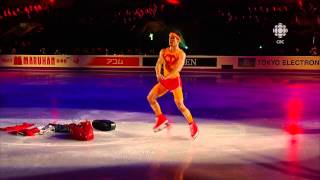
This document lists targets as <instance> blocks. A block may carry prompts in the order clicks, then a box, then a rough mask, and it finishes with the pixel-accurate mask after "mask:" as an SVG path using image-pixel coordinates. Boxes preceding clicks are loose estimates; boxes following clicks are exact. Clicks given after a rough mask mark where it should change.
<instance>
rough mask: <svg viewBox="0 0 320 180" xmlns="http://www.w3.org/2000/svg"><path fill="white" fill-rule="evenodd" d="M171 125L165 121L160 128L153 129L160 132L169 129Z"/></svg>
mask: <svg viewBox="0 0 320 180" xmlns="http://www.w3.org/2000/svg"><path fill="white" fill-rule="evenodd" d="M169 126H170V124H169V122H168V121H165V122H164V123H162V124H161V125H160V126H159V127H158V128H155V129H153V132H159V131H161V130H163V129H165V128H167V127H169Z"/></svg>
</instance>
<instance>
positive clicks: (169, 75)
mask: <svg viewBox="0 0 320 180" xmlns="http://www.w3.org/2000/svg"><path fill="white" fill-rule="evenodd" d="M180 41H181V35H180V33H178V32H170V33H169V47H167V48H164V49H162V50H161V51H160V53H159V58H158V61H157V64H156V67H155V70H156V76H157V80H158V83H157V84H156V85H155V86H154V87H153V88H152V89H151V91H150V92H149V94H148V97H147V99H148V101H149V104H150V106H151V108H152V110H153V111H154V113H155V115H156V123H155V125H154V127H153V130H154V132H158V131H160V130H162V129H164V128H166V127H168V126H169V122H168V120H167V118H166V116H165V115H163V114H162V111H161V108H160V106H159V104H158V102H157V98H159V97H161V96H163V95H164V94H166V93H167V92H168V91H171V92H172V94H173V97H174V102H175V104H176V105H177V107H178V109H179V110H180V111H181V113H182V114H183V116H184V117H185V119H186V120H187V122H188V123H189V127H190V133H191V138H192V139H195V138H196V137H197V135H198V133H199V132H198V126H197V124H196V123H195V121H194V120H193V118H192V115H191V113H190V111H189V109H188V108H187V107H186V106H185V105H184V102H183V92H182V84H181V79H180V71H181V69H182V67H183V65H184V63H185V59H186V54H185V53H184V52H183V50H182V49H180V47H179V43H180ZM162 68H163V74H162V72H161V70H162Z"/></svg>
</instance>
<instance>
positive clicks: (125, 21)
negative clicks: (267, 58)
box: [0, 1, 320, 55]
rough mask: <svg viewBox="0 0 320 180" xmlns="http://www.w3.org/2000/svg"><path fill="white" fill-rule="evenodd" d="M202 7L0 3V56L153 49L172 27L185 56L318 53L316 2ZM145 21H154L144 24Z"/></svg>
mask: <svg viewBox="0 0 320 180" xmlns="http://www.w3.org/2000/svg"><path fill="white" fill-rule="evenodd" d="M148 2H149V1H148ZM310 2H313V1H310ZM315 2H316V1H315ZM204 6H206V5H205V4H204V5H203V6H198V5H197V6H193V4H191V5H189V6H187V5H186V6H183V5H181V6H176V5H170V4H166V3H164V2H162V1H161V2H160V1H152V2H151V1H150V2H149V3H145V4H142V5H139V6H132V7H125V6H124V7H121V6H119V7H117V8H113V7H111V8H110V9H108V10H96V9H93V8H91V9H90V7H87V9H85V10H84V9H81V8H80V9H79V7H77V8H74V9H72V8H67V9H63V8H55V7H54V6H51V5H50V4H40V3H35V4H30V5H23V6H17V7H2V9H1V11H0V24H1V28H0V38H1V40H0V54H108V55H113V54H141V55H145V54H151V55H155V54H158V52H159V50H160V49H161V48H163V47H164V46H166V45H167V36H164V35H163V34H166V32H167V31H168V29H170V27H172V26H174V27H179V29H180V30H181V31H182V33H183V36H184V40H185V41H186V44H188V46H189V49H185V51H187V53H188V54H208V55H319V54H320V53H319V45H320V5H319V4H317V3H307V2H306V3H305V4H303V5H302V4H285V3H282V4H281V3H279V4H268V5H259V4H253V5H242V6H238V5H235V6H217V7H212V8H207V7H204ZM102 9H103V8H102ZM207 9H210V10H209V11H208V10H207ZM150 22H157V23H158V26H160V27H156V26H155V25H154V26H152V27H149V28H146V25H147V24H148V23H149V24H150ZM279 22H282V23H285V24H286V25H287V27H288V28H289V33H288V35H287V36H285V37H284V39H283V40H284V44H283V45H279V44H276V43H275V41H276V40H277V37H275V36H274V34H273V32H272V29H273V27H274V26H275V25H276V24H277V23H279ZM154 24H156V23H154ZM159 24H160V25H159ZM161 26H163V27H161ZM150 33H153V34H154V40H151V39H150V37H149V34H150Z"/></svg>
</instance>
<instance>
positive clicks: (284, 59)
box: [0, 55, 320, 71]
mask: <svg viewBox="0 0 320 180" xmlns="http://www.w3.org/2000/svg"><path fill="white" fill-rule="evenodd" d="M157 58H158V56H141V55H0V68H2V69H3V68H26V69H28V68H33V69H37V68H44V69H45V68H48V69H108V68H109V69H110V68H111V69H150V68H151V69H152V68H154V66H155V64H156V62H157ZM184 69H189V70H200V69H204V70H244V71H245V70H305V71H309V70H310V71H319V70H320V56H192V55H190V56H187V58H186V61H185V66H184Z"/></svg>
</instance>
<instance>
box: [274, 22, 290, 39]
mask: <svg viewBox="0 0 320 180" xmlns="http://www.w3.org/2000/svg"><path fill="white" fill-rule="evenodd" d="M273 33H274V35H275V36H277V37H278V38H280V39H281V38H283V37H284V36H286V34H287V33H288V29H287V27H286V25H284V24H282V23H278V24H277V25H275V26H274V28H273Z"/></svg>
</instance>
